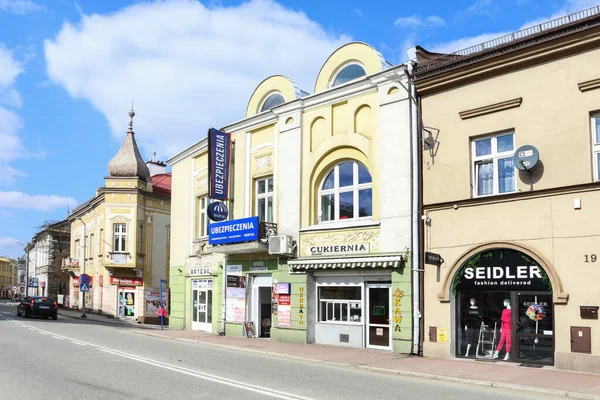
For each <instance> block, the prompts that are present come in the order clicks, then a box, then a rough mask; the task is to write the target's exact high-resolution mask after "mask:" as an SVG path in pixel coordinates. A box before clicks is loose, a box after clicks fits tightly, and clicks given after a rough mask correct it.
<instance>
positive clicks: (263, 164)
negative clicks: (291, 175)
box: [254, 154, 273, 169]
mask: <svg viewBox="0 0 600 400" xmlns="http://www.w3.org/2000/svg"><path fill="white" fill-rule="evenodd" d="M271 167H273V154H268V155H266V156H262V157H257V158H255V159H254V168H255V169H265V168H271Z"/></svg>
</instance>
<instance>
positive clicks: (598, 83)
mask: <svg viewBox="0 0 600 400" xmlns="http://www.w3.org/2000/svg"><path fill="white" fill-rule="evenodd" d="M577 87H578V88H579V90H580V91H582V92H587V91H588V90H594V89H600V78H597V79H592V80H591V81H585V82H580V83H578V84H577Z"/></svg>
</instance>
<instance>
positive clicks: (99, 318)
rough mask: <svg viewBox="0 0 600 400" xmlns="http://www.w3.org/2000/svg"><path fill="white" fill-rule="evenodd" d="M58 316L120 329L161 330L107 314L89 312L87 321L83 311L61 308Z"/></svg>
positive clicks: (156, 326)
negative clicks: (82, 315) (82, 316)
mask: <svg viewBox="0 0 600 400" xmlns="http://www.w3.org/2000/svg"><path fill="white" fill-rule="evenodd" d="M58 315H59V316H61V317H66V318H73V319H78V320H81V321H88V322H96V323H102V324H108V325H113V326H120V327H126V328H137V329H150V330H156V329H158V330H160V325H148V324H138V323H137V322H135V321H130V320H126V319H118V318H111V317H109V316H108V315H105V314H98V313H94V312H89V311H88V312H87V314H86V315H87V318H85V319H83V318H81V310H71V309H65V308H59V309H58ZM165 329H167V327H166V326H165Z"/></svg>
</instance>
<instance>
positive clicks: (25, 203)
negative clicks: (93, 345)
mask: <svg viewBox="0 0 600 400" xmlns="http://www.w3.org/2000/svg"><path fill="white" fill-rule="evenodd" d="M599 3H600V1H596V0H453V1H442V0H437V1H421V2H399V1H388V0H385V1H374V2H373V1H371V2H366V1H356V0H343V1H342V0H327V1H312V0H310V1H309V0H282V1H280V2H275V1H272V0H252V1H245V2H241V1H196V0H163V1H144V2H141V1H125V0H103V1H98V0H77V1H72V0H47V1H42V0H0V255H8V256H11V257H17V256H20V255H21V254H22V246H21V245H19V244H17V243H16V241H20V242H24V243H26V242H28V241H29V240H31V238H32V236H33V235H34V234H35V233H36V227H37V226H39V225H40V224H42V223H43V222H44V221H46V220H60V219H63V218H64V216H65V214H66V212H67V209H68V208H71V209H72V208H74V207H76V206H77V205H78V204H80V203H81V202H83V201H86V200H87V199H89V198H90V197H92V196H93V195H94V193H95V190H96V188H98V187H100V186H102V185H103V182H104V181H103V178H104V176H106V175H107V164H108V162H109V160H110V159H111V158H112V157H113V156H114V154H116V152H117V151H118V149H119V147H120V145H121V141H122V139H123V137H124V135H125V132H126V130H127V122H128V116H127V112H128V111H129V108H130V107H131V103H132V101H133V102H134V103H135V111H136V114H137V116H136V118H135V121H134V130H135V132H136V139H137V140H138V144H139V145H140V147H141V152H142V155H143V156H144V157H145V158H146V159H149V158H151V157H152V153H153V152H156V153H157V158H159V159H162V160H165V159H166V158H168V157H169V156H171V155H173V154H174V153H176V152H177V151H179V150H181V149H183V148H184V147H187V146H188V145H190V144H193V143H195V142H196V141H198V140H200V139H202V138H203V137H204V136H205V134H206V131H207V129H208V128H209V127H211V126H215V127H219V126H223V125H225V124H228V123H230V122H233V121H236V120H238V119H241V118H242V117H243V115H244V113H245V109H246V103H247V101H248V99H249V97H250V95H251V93H252V91H253V90H254V88H255V87H256V85H258V84H259V83H260V81H261V80H262V79H264V78H266V77H267V76H269V75H272V74H283V75H286V76H289V77H290V78H292V79H293V80H295V81H296V83H298V84H299V86H300V87H301V88H302V89H304V90H306V91H307V92H312V88H313V86H314V80H315V79H316V75H317V72H318V70H319V68H320V67H321V65H322V64H323V62H324V61H325V59H326V58H327V56H328V55H329V54H331V52H332V51H333V50H335V49H336V48H337V47H339V46H340V45H341V44H343V43H345V42H348V41H351V40H358V41H364V42H367V43H369V44H371V45H372V46H374V47H375V48H377V49H378V50H379V51H380V52H381V53H382V54H383V55H384V57H385V58H386V59H387V60H388V61H390V62H391V63H393V64H397V63H400V62H403V61H405V59H406V49H407V48H409V47H412V46H414V45H416V44H418V45H421V46H423V47H425V48H426V49H429V50H434V51H447V52H451V51H455V50H459V49H461V48H464V47H468V46H470V45H474V44H477V43H480V42H483V41H486V40H489V39H492V38H495V37H497V36H501V35H503V34H505V33H509V32H512V31H516V30H519V29H521V28H523V27H526V26H529V25H532V24H535V23H539V22H541V21H544V20H548V19H552V18H556V17H558V16H561V15H565V14H568V13H571V12H575V11H579V10H581V9H585V8H588V7H591V6H594V5H597V4H599Z"/></svg>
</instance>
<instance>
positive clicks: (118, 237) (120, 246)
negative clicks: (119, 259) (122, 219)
mask: <svg viewBox="0 0 600 400" xmlns="http://www.w3.org/2000/svg"><path fill="white" fill-rule="evenodd" d="M113 227H114V241H113V243H114V246H113V251H114V252H115V253H124V252H125V251H126V250H125V249H126V247H125V244H126V242H127V227H126V225H125V224H114V225H113Z"/></svg>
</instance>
